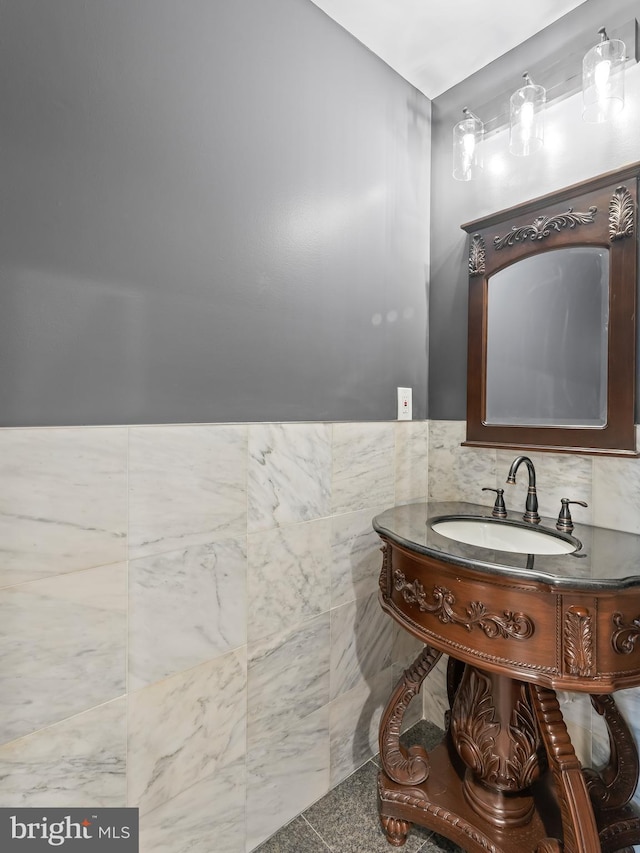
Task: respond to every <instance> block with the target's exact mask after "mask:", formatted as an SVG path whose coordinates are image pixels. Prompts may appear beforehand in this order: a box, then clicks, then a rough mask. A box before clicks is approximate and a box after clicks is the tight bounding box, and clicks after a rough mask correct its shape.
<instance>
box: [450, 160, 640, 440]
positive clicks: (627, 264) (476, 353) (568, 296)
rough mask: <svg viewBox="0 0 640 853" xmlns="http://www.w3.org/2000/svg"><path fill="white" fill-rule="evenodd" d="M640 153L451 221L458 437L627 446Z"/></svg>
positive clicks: (631, 422)
mask: <svg viewBox="0 0 640 853" xmlns="http://www.w3.org/2000/svg"><path fill="white" fill-rule="evenodd" d="M639 174H640V163H635V164H633V166H629V167H627V168H626V169H621V170H619V171H617V172H610V173H608V174H606V175H601V176H599V177H597V178H594V179H592V180H589V181H585V182H584V183H581V184H576V185H574V186H571V187H568V188H566V189H564V190H560V191H557V192H554V193H550V194H549V195H546V196H543V197H540V198H537V199H533V200H531V201H528V202H525V203H523V204H520V205H517V206H516V207H512V208H510V209H509V210H505V211H502V212H500V213H496V214H494V215H492V216H487V217H485V218H483V219H481V220H476V221H475V222H469V223H467V224H465V225H463V226H462V228H463V229H464V230H465V231H467V233H468V234H469V235H470V236H469V336H468V370H467V440H466V442H464V443H465V444H466V445H471V446H474V445H475V446H482V447H487V446H490V447H509V448H529V449H538V450H553V451H555V452H572V453H591V454H606V455H636V443H635V423H634V421H635V417H634V416H635V384H636V378H635V376H636V290H637V268H638V262H637V196H638V175H639Z"/></svg>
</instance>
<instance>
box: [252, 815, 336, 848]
mask: <svg viewBox="0 0 640 853" xmlns="http://www.w3.org/2000/svg"><path fill="white" fill-rule="evenodd" d="M330 849H331V848H330V847H327V845H326V844H325V843H324V842H323V841H322V839H321V838H320V836H319V835H318V833H317V832H316V831H315V830H314V829H312V828H311V826H310V825H309V824H308V823H307V821H306V820H305V819H304V818H303V817H302V815H301V816H300V817H297V818H296V819H295V820H293V821H291V823H290V824H289V825H288V826H285V827H283V828H282V829H281V830H280V831H279V832H276V834H275V835H272V836H271V838H270V839H269V840H268V841H265V842H264V844H261V845H260V847H256V849H255V851H254V853H303V851H304V853H328V851H329V850H330Z"/></svg>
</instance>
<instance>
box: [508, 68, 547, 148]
mask: <svg viewBox="0 0 640 853" xmlns="http://www.w3.org/2000/svg"><path fill="white" fill-rule="evenodd" d="M524 78H525V80H526V83H525V85H524V86H523V87H522V88H521V89H518V91H517V92H514V93H513V95H511V101H510V109H509V119H510V132H509V151H510V152H511V153H512V154H515V155H516V156H517V157H528V156H529V154H533V153H534V152H535V151H539V150H540V149H541V148H542V146H543V145H544V106H545V103H546V100H547V93H546V90H545V88H544V86H537V85H536V84H535V83H534V82H533V81H532V80H531V78H530V77H529V75H528V74H525V75H524Z"/></svg>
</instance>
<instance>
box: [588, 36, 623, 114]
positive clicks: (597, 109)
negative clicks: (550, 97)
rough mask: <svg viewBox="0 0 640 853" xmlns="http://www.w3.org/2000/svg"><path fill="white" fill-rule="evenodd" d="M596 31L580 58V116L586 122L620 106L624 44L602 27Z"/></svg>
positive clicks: (621, 103)
mask: <svg viewBox="0 0 640 853" xmlns="http://www.w3.org/2000/svg"><path fill="white" fill-rule="evenodd" d="M598 33H599V34H600V42H599V43H598V44H596V45H595V46H594V47H592V48H591V50H589V51H587V53H586V54H585V56H584V59H583V60H582V105H583V109H582V118H583V119H584V120H585V121H589V122H603V121H608V120H609V119H610V118H612V117H613V116H614V115H616V114H617V113H619V112H620V111H621V110H622V108H623V106H624V68H625V64H626V56H625V53H626V48H625V43H624V42H623V41H621V40H620V39H610V38H609V36H608V35H607V31H606V29H605V28H604V27H600V29H599V30H598Z"/></svg>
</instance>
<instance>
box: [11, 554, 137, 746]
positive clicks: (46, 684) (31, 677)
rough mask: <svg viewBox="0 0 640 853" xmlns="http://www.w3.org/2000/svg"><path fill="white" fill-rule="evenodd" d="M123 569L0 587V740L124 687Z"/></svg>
mask: <svg viewBox="0 0 640 853" xmlns="http://www.w3.org/2000/svg"><path fill="white" fill-rule="evenodd" d="M126 613H127V573H126V564H124V563H119V564H116V565H112V566H101V567H100V568H95V569H86V570H85V571H80V572H72V573H70V574H66V575H58V576H57V577H53V578H43V579H42V580H38V581H32V582H31V583H26V584H21V585H20V586H18V587H8V588H6V589H3V590H0V657H1V659H2V666H1V667H0V743H6V742H7V741H10V740H13V739H14V738H17V737H21V736H23V735H26V734H30V733H31V732H34V731H37V730H38V729H41V728H44V726H48V725H51V724H52V723H57V722H59V721H60V720H63V719H65V718H66V717H70V716H72V715H74V714H78V713H80V712H81V711H85V710H87V709H88V708H91V707H93V706H94V705H99V704H101V703H103V702H107V701H109V700H110V699H115V698H116V697H118V696H121V695H122V694H123V693H124V692H125V690H126V684H125V679H126V630H127V629H126V624H127V619H126Z"/></svg>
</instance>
